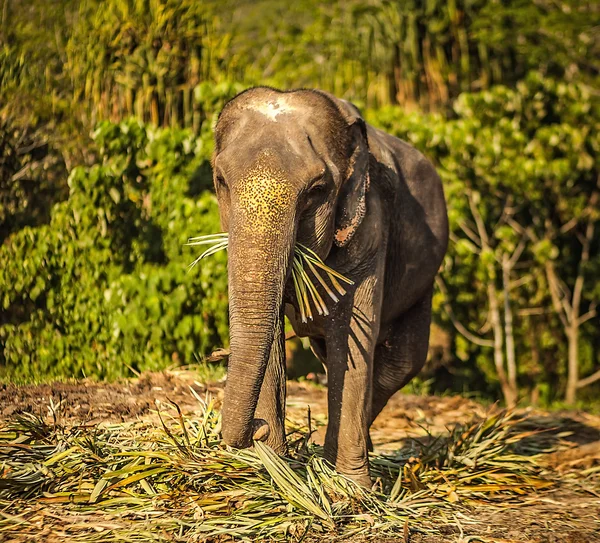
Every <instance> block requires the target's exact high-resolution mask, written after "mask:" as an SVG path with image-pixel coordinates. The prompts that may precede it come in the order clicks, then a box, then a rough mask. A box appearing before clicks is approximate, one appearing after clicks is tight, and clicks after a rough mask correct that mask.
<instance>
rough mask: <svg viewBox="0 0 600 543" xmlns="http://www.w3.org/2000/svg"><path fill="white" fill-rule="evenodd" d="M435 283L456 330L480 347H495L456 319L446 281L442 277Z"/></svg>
mask: <svg viewBox="0 0 600 543" xmlns="http://www.w3.org/2000/svg"><path fill="white" fill-rule="evenodd" d="M435 282H436V284H437V286H438V288H439V289H440V292H441V293H442V295H443V296H444V309H445V311H446V314H447V315H448V317H449V318H450V321H451V322H452V324H453V326H454V328H456V331H457V332H458V333H459V334H461V335H462V336H464V337H465V338H466V339H467V340H469V341H470V342H471V343H474V344H475V345H479V346H480V347H493V346H494V342H493V341H492V340H489V339H484V338H481V337H479V336H476V335H475V334H474V333H472V332H470V331H469V330H467V328H466V327H465V326H464V325H463V324H462V323H461V322H460V321H459V320H458V319H457V318H456V316H455V315H454V312H453V311H452V306H451V305H450V303H449V302H448V289H447V288H446V284H445V283H444V280H443V279H442V278H441V277H439V276H437V277H436V278H435Z"/></svg>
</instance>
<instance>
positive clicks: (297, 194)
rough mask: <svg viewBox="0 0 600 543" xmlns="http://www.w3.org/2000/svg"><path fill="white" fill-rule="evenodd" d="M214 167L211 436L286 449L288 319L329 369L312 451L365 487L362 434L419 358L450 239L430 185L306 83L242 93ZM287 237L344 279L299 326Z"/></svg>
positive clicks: (406, 157) (437, 191)
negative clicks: (216, 229)
mask: <svg viewBox="0 0 600 543" xmlns="http://www.w3.org/2000/svg"><path fill="white" fill-rule="evenodd" d="M212 166H213V181H214V186H215V191H216V195H217V200H218V204H219V214H220V220H221V226H222V228H223V231H225V232H228V236H229V245H228V254H229V256H228V259H229V260H228V280H229V287H228V288H229V320H230V356H229V362H228V369H227V381H226V385H225V392H224V399H223V406H222V438H223V440H224V442H225V443H226V444H228V445H230V446H232V447H237V448H245V447H250V446H252V443H253V439H254V440H262V441H265V442H266V443H267V444H268V445H269V446H270V447H272V448H273V449H274V450H275V451H276V452H277V453H279V454H286V451H287V445H286V433H285V427H284V421H285V400H286V374H285V348H284V341H285V339H284V317H285V316H286V315H287V317H288V318H289V320H290V322H291V324H292V326H293V328H294V330H295V332H296V334H297V335H298V336H300V337H308V338H309V341H310V345H311V348H312V350H313V351H314V353H315V355H316V356H317V357H318V358H319V359H320V360H321V362H323V364H324V365H325V367H326V370H327V379H328V400H327V402H328V426H327V431H326V436H325V443H324V449H323V450H324V456H325V458H326V459H327V460H329V461H330V462H331V463H332V465H334V466H335V469H336V470H337V471H338V472H339V473H342V474H344V475H346V476H348V477H349V478H351V479H353V480H354V481H356V482H357V483H359V484H361V485H363V486H370V475H369V460H368V454H369V450H370V449H371V442H370V437H369V428H370V426H371V424H372V423H373V421H374V420H375V418H376V417H377V415H378V414H379V413H380V411H381V410H382V409H383V408H384V406H385V405H386V403H387V402H388V400H389V398H390V397H391V396H392V395H393V394H394V393H395V392H396V391H398V390H399V389H400V388H402V387H403V386H404V385H406V383H408V382H409V381H410V380H411V379H412V378H413V377H414V376H415V375H416V374H417V373H418V372H419V371H420V370H421V368H422V367H423V365H424V363H425V360H426V357H427V350H428V343H429V328H430V322H431V301H432V290H433V284H434V281H435V275H436V273H437V272H438V269H439V267H440V264H441V262H442V260H443V258H444V255H445V253H446V248H447V244H448V217H447V211H446V202H445V198H444V191H443V187H442V182H441V180H440V178H439V176H438V174H437V173H436V171H435V169H434V167H433V165H432V164H431V163H430V162H429V161H428V160H427V159H426V158H425V157H424V156H423V155H422V154H421V153H420V152H419V151H417V150H416V149H415V148H413V147H412V146H410V145H409V144H407V143H405V142H404V141H402V140H400V139H397V138H395V137H393V136H391V135H389V134H387V133H385V132H383V131H381V130H379V129H376V128H374V127H372V126H370V125H368V124H367V123H366V122H365V121H364V120H363V118H362V116H361V113H360V111H359V110H358V109H357V108H356V107H355V106H354V105H353V104H351V103H350V102H347V101H345V100H342V99H338V98H336V97H335V96H333V95H331V94H329V93H327V92H324V91H320V90H311V89H299V90H289V91H280V90H276V89H273V88H270V87H254V88H251V89H248V90H246V91H244V92H242V93H240V94H238V95H237V96H236V97H235V98H233V99H232V100H230V101H229V102H228V103H226V104H225V106H224V107H223V109H222V111H221V113H220V114H219V117H218V119H217V122H216V125H215V149H214V154H213V159H212ZM296 243H301V244H303V245H305V246H306V247H308V248H310V249H312V250H313V251H314V252H315V253H316V254H317V255H318V256H319V257H320V258H321V259H322V260H323V261H324V262H325V264H326V265H327V266H330V267H331V268H332V269H334V270H336V271H337V272H339V273H341V274H343V275H344V276H345V277H347V278H349V279H350V280H352V281H353V283H354V284H353V285H352V286H351V287H348V289H347V293H346V295H345V296H343V297H341V298H340V299H339V301H338V302H337V303H335V304H333V305H331V307H330V308H329V309H330V312H329V315H316V316H315V317H314V319H313V320H307V322H302V319H300V315H299V307H298V301H297V299H296V296H295V291H294V288H293V287H292V285H291V280H290V275H291V266H292V260H293V254H294V247H295V244H296ZM319 288H320V287H319Z"/></svg>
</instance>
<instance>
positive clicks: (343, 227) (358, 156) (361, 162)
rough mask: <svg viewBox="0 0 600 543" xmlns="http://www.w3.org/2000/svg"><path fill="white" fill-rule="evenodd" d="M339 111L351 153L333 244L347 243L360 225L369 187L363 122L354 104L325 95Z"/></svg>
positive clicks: (365, 127)
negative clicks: (350, 146)
mask: <svg viewBox="0 0 600 543" xmlns="http://www.w3.org/2000/svg"><path fill="white" fill-rule="evenodd" d="M328 96H329V97H330V98H331V99H333V101H334V102H335V104H336V106H337V108H338V110H339V111H340V112H341V113H342V115H343V116H344V118H345V119H346V122H347V123H348V129H349V130H350V132H351V135H352V149H353V151H352V156H351V157H350V163H349V166H348V170H347V172H346V178H345V180H344V181H343V184H342V187H341V189H340V197H339V200H338V207H337V211H336V218H335V238H334V239H335V244H336V245H337V246H338V247H344V246H345V245H347V244H348V243H349V242H350V240H351V239H352V237H353V236H354V234H355V233H356V230H357V229H358V227H359V226H360V223H361V222H362V220H363V218H364V216H365V213H366V211H367V203H366V194H367V191H368V190H369V143H368V139H367V125H366V124H365V121H364V120H363V118H362V117H361V115H360V111H359V110H358V108H356V106H354V105H353V104H351V103H350V102H347V101H346V100H340V99H339V98H335V97H333V96H331V95H329V94H328Z"/></svg>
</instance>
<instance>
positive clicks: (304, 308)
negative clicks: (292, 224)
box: [187, 232, 354, 322]
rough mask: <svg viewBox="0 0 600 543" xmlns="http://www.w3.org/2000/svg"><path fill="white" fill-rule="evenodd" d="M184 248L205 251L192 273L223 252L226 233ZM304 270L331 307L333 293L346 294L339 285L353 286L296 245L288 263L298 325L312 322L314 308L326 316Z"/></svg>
mask: <svg viewBox="0 0 600 543" xmlns="http://www.w3.org/2000/svg"><path fill="white" fill-rule="evenodd" d="M187 245H207V246H208V249H206V250H205V251H204V252H203V253H202V254H201V255H200V256H199V257H198V258H196V259H195V260H194V261H193V262H192V263H191V264H190V265H189V269H192V268H193V267H194V266H196V264H198V262H200V261H201V260H202V259H203V258H206V257H207V256H211V255H214V254H215V253H217V252H219V251H222V250H225V249H227V247H228V245H229V236H228V234H227V233H226V232H221V233H219V234H209V235H206V236H197V237H194V238H189V239H188V242H187ZM307 270H308V271H310V273H311V274H312V276H313V277H315V278H316V279H317V281H318V282H319V284H320V285H321V286H322V287H323V289H324V290H325V292H326V293H327V295H328V296H329V297H330V298H331V299H332V300H333V301H334V303H337V302H338V301H339V297H338V296H337V295H336V291H337V293H338V294H339V295H340V296H343V295H344V294H346V290H345V289H344V288H343V287H342V285H341V284H340V282H341V283H346V284H348V285H353V284H354V282H353V281H351V280H350V279H348V278H347V277H344V276H343V275H342V274H341V273H338V272H336V271H335V270H334V269H332V268H330V267H329V266H327V264H325V263H324V262H323V260H321V258H320V257H319V255H318V254H317V253H315V252H314V251H313V250H312V249H309V248H308V247H306V246H305V245H302V244H301V243H296V246H295V247H294V262H293V263H292V282H293V284H294V290H295V291H296V298H297V299H298V305H299V306H300V316H301V319H302V322H308V320H309V319H310V320H313V318H314V315H313V309H312V307H314V309H315V310H316V312H317V314H319V315H329V310H328V309H327V304H326V303H325V300H324V299H323V297H322V296H321V294H320V293H319V290H318V289H317V286H316V285H315V283H314V281H313V279H312V278H311V276H309V274H308V273H307ZM322 272H324V275H325V276H326V278H327V279H328V280H329V283H331V286H329V285H328V283H327V281H326V279H325V277H323V274H322Z"/></svg>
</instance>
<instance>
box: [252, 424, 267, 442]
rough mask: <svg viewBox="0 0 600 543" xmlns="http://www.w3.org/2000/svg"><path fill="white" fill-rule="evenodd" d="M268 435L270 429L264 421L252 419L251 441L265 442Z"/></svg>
mask: <svg viewBox="0 0 600 543" xmlns="http://www.w3.org/2000/svg"><path fill="white" fill-rule="evenodd" d="M270 433H271V429H270V428H269V424H268V423H267V421H266V420H263V419H254V420H253V421H252V439H253V440H254V441H265V440H266V439H267V438H268V437H269V434H270Z"/></svg>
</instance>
